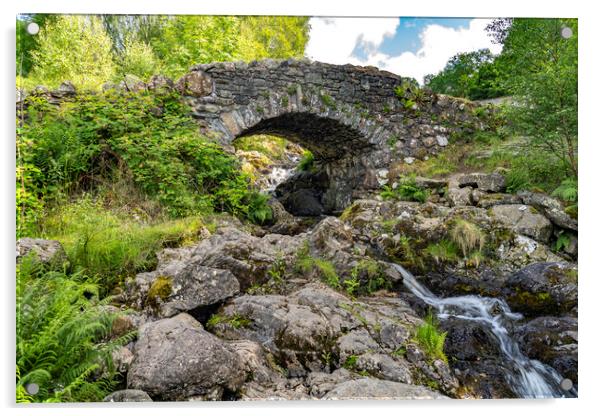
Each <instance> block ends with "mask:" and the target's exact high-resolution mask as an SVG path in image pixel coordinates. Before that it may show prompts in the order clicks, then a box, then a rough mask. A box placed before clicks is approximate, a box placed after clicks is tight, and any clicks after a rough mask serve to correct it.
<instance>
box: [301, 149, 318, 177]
mask: <svg viewBox="0 0 602 416" xmlns="http://www.w3.org/2000/svg"><path fill="white" fill-rule="evenodd" d="M314 161H315V159H314V154H313V153H312V152H310V151H309V150H306V151H305V152H303V156H302V157H301V160H300V161H299V164H298V165H297V170H298V171H301V172H310V171H311V170H313V168H314Z"/></svg>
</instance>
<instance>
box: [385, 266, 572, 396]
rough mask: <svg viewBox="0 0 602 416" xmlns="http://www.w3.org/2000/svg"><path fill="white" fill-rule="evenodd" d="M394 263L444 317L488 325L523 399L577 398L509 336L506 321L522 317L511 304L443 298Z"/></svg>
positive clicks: (414, 289) (510, 380) (414, 290)
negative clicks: (526, 354) (528, 356)
mask: <svg viewBox="0 0 602 416" xmlns="http://www.w3.org/2000/svg"><path fill="white" fill-rule="evenodd" d="M391 264H392V266H393V267H394V268H395V269H396V270H397V271H398V272H399V273H400V274H401V275H402V276H403V284H404V286H405V287H406V288H407V289H409V290H410V291H411V292H412V293H413V294H414V295H416V296H417V297H419V298H420V299H422V300H423V301H424V302H425V303H427V304H428V305H430V306H432V307H433V308H434V309H435V310H436V311H437V313H438V317H439V318H440V319H447V318H449V317H455V318H458V319H464V320H467V321H478V322H482V323H483V324H485V325H486V326H487V327H488V328H489V329H490V330H491V333H492V334H494V335H495V337H496V338H497V340H498V342H499V345H500V350H501V352H502V353H503V355H504V357H505V358H506V359H507V367H508V369H507V371H506V377H507V380H508V384H509V386H510V387H511V388H512V389H513V390H514V392H515V393H516V394H517V395H518V396H519V397H523V398H554V397H575V396H576V395H577V392H576V391H575V389H574V388H572V389H571V390H569V391H565V390H563V389H562V388H561V387H560V383H561V381H562V377H561V376H560V375H559V374H558V373H557V372H556V371H555V370H554V369H553V368H552V367H550V366H548V365H545V364H543V363H541V362H540V361H537V360H531V359H529V358H527V357H526V356H525V355H524V354H523V353H522V352H521V351H520V348H519V347H518V344H517V343H516V341H514V340H513V339H512V338H511V337H510V336H509V335H508V331H507V329H506V327H505V326H504V324H506V323H507V322H509V321H516V320H519V319H521V318H522V315H521V314H519V313H513V312H512V311H511V310H510V308H509V307H508V304H507V303H506V302H505V301H503V300H501V299H496V298H487V297H481V296H475V295H467V296H457V297H449V298H440V297H438V296H436V295H434V294H433V293H432V292H431V291H430V290H428V289H427V288H426V287H424V286H422V285H421V284H420V283H418V281H417V280H416V278H415V277H414V276H413V275H412V274H411V273H410V272H408V271H407V270H406V269H404V268H403V267H402V266H400V265H398V264H394V263H391Z"/></svg>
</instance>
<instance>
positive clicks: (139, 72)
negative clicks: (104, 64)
mask: <svg viewBox="0 0 602 416" xmlns="http://www.w3.org/2000/svg"><path fill="white" fill-rule="evenodd" d="M119 58H120V59H119V68H118V70H117V71H118V72H119V73H120V74H122V75H126V74H131V75H135V76H137V77H139V78H141V79H142V80H144V81H148V79H149V78H150V77H151V75H153V74H157V73H159V72H160V71H161V63H160V62H159V60H158V59H157V57H156V56H155V52H154V51H153V49H152V48H151V47H150V45H149V44H147V43H144V42H142V41H140V40H137V39H133V38H130V39H128V40H126V42H125V45H124V48H123V52H121V54H120V55H119Z"/></svg>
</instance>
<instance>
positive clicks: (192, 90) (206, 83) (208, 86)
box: [175, 71, 213, 97]
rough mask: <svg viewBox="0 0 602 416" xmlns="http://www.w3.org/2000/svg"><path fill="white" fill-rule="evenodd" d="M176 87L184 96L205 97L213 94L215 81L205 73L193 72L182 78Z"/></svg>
mask: <svg viewBox="0 0 602 416" xmlns="http://www.w3.org/2000/svg"><path fill="white" fill-rule="evenodd" d="M175 87H176V90H178V92H179V93H180V94H182V95H186V96H192V97H205V96H207V95H210V94H211V93H212V92H213V80H212V79H211V77H210V76H209V75H207V74H206V73H204V72H203V71H193V72H189V73H187V74H185V75H184V76H183V77H182V78H180V79H179V80H178V81H177V82H176V85H175Z"/></svg>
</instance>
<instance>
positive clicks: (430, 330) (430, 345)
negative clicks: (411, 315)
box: [416, 313, 447, 363]
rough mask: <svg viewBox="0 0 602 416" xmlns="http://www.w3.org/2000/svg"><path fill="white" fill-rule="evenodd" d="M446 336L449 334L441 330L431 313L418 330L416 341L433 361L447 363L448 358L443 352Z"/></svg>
mask: <svg viewBox="0 0 602 416" xmlns="http://www.w3.org/2000/svg"><path fill="white" fill-rule="evenodd" d="M446 336H447V332H441V331H440V330H439V324H438V322H437V319H436V318H435V317H434V316H433V314H432V313H429V314H428V315H427V316H426V318H425V319H424V323H423V324H422V325H420V326H418V328H416V341H417V342H418V345H420V347H421V348H422V349H423V351H424V352H425V353H426V355H427V356H428V357H429V358H431V359H433V360H435V359H441V360H443V361H444V362H446V363H447V357H446V356H445V353H444V352H443V346H444V345H445V337H446Z"/></svg>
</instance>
